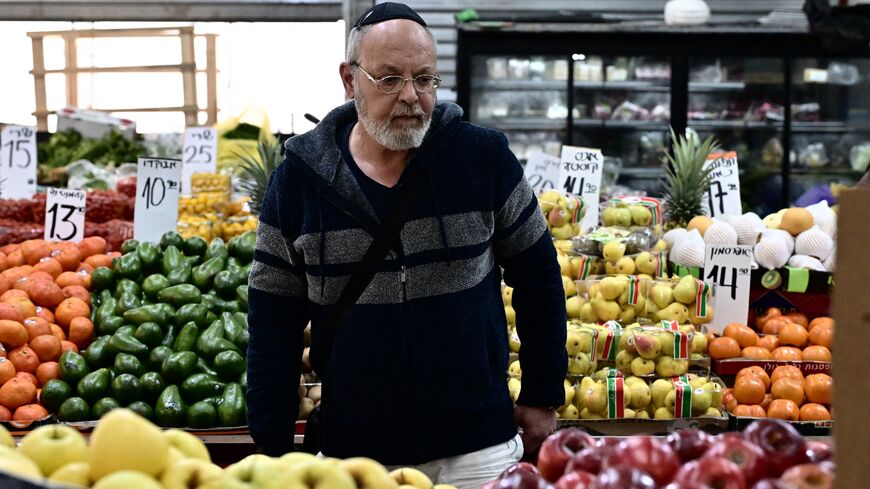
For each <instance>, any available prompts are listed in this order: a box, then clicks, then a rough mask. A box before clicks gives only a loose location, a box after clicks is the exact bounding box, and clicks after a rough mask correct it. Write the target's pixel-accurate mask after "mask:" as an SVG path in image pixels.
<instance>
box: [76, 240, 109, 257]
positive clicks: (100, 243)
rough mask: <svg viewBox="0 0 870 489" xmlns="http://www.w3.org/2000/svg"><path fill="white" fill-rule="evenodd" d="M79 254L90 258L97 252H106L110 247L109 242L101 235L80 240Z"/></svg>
mask: <svg viewBox="0 0 870 489" xmlns="http://www.w3.org/2000/svg"><path fill="white" fill-rule="evenodd" d="M78 247H79V254H81V256H82V258H88V257H89V256H94V255H97V254H101V253H105V252H106V249H108V243H106V240H105V239H103V238H101V237H100V236H91V237H89V238H85V239H83V240H81V241H79V244H78Z"/></svg>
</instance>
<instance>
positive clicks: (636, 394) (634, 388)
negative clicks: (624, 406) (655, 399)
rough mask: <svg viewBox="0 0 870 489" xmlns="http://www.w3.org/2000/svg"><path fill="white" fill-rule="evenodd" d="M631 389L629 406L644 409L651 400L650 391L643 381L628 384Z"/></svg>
mask: <svg viewBox="0 0 870 489" xmlns="http://www.w3.org/2000/svg"><path fill="white" fill-rule="evenodd" d="M628 387H629V389H630V390H631V404H630V406H631V408H632V409H644V408H645V407H647V406H648V405H649V403H650V401H652V392H651V391H650V388H649V386H648V385H646V384H645V383H644V382H640V383H634V384H631V385H630V386H628Z"/></svg>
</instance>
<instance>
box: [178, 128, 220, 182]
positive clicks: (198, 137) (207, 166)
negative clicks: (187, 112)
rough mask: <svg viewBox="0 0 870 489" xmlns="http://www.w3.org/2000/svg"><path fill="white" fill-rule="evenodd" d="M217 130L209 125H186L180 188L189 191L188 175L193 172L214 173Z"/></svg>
mask: <svg viewBox="0 0 870 489" xmlns="http://www.w3.org/2000/svg"><path fill="white" fill-rule="evenodd" d="M217 139H218V138H217V131H216V130H215V129H214V128H211V127H188V128H187V129H185V130H184V151H183V154H184V156H183V160H182V161H183V162H184V164H183V166H182V167H181V188H182V191H183V192H184V193H188V194H189V193H190V177H191V175H193V174H194V173H214V172H215V170H216V169H217V154H218V143H217Z"/></svg>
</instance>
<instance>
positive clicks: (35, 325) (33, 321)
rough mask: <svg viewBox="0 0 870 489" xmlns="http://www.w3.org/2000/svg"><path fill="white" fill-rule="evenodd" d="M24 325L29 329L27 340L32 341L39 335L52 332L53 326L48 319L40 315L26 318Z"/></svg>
mask: <svg viewBox="0 0 870 489" xmlns="http://www.w3.org/2000/svg"><path fill="white" fill-rule="evenodd" d="M24 327H25V328H26V329H27V341H31V340H33V338H36V337H37V336H42V335H44V334H51V326H49V324H48V321H46V320H45V319H42V318H41V317H39V316H33V317H29V318H27V319H25V320H24Z"/></svg>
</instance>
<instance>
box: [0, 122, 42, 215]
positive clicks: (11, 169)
mask: <svg viewBox="0 0 870 489" xmlns="http://www.w3.org/2000/svg"><path fill="white" fill-rule="evenodd" d="M0 179H2V180H3V184H2V185H3V189H2V191H0V197H2V198H4V199H29V198H30V197H33V194H35V193H36V130H34V129H33V128H32V127H24V126H6V127H4V128H3V132H2V133H0Z"/></svg>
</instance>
